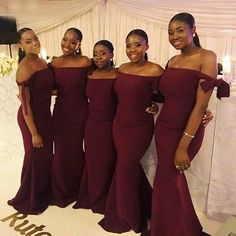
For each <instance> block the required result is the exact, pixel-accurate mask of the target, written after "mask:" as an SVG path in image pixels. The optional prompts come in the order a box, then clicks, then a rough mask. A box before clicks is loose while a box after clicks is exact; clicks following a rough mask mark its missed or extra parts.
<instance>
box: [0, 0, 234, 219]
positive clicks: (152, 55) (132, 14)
mask: <svg viewBox="0 0 236 236" xmlns="http://www.w3.org/2000/svg"><path fill="white" fill-rule="evenodd" d="M183 11H186V12H190V13H192V14H193V16H194V17H195V19H196V26H197V32H198V34H199V37H200V41H201V44H202V46H203V47H204V48H207V49H211V50H213V51H215V52H216V53H217V55H218V62H222V60H223V57H224V56H225V55H229V56H230V59H231V63H232V66H231V73H230V74H228V75H227V76H228V77H229V78H230V79H233V78H235V77H236V65H235V64H236V1H235V0H225V1H222V2H220V1H215V0H198V1H190V0H179V1H178V0H169V1H166V0H159V1H157V0H149V1H148V0H89V1H87V0H64V1H63V0H34V1H32V0H24V1H18V0H1V2H0V16H15V17H16V19H17V28H18V29H20V28H22V27H30V28H32V29H34V30H35V32H37V34H38V36H39V38H40V41H41V44H42V47H43V48H44V49H45V50H46V52H47V55H48V56H50V57H52V56H59V55H60V54H61V49H60V42H61V39H62V36H63V34H64V32H65V30H66V29H67V28H69V27H78V28H79V29H81V31H82V32H83V35H84V38H83V41H82V52H83V54H84V55H87V56H89V57H91V56H92V49H93V45H94V43H95V42H96V41H97V40H99V39H108V40H110V41H112V43H113V44H114V47H115V57H114V61H115V63H116V65H120V64H121V63H122V62H125V61H127V58H126V55H125V38H126V35H127V33H128V32H129V31H130V30H132V29H134V28H142V29H144V30H145V31H146V32H147V33H148V35H149V41H150V42H149V44H150V47H149V50H148V56H149V60H151V61H153V62H156V63H159V64H160V65H162V66H165V64H166V62H167V60H168V59H169V58H170V57H171V56H172V55H173V54H174V53H176V52H175V50H174V49H173V48H172V47H171V46H170V45H169V42H168V34H167V26H168V22H169V20H170V18H171V17H172V16H173V15H174V14H176V13H178V12H183ZM12 50H13V56H14V57H15V56H16V55H17V45H12ZM0 52H5V53H7V54H8V53H9V48H8V46H7V45H0ZM16 94H17V87H16V85H15V82H14V78H12V77H6V78H1V77H0V162H1V161H7V160H10V159H11V158H18V157H19V158H22V156H23V150H22V140H21V135H20V132H19V128H18V127H17V122H16V112H17V108H18V105H19V101H18V100H17V98H16ZM235 104H236V95H235V94H234V96H232V97H231V98H230V99H223V100H222V101H216V99H215V98H212V99H211V102H210V108H211V110H212V112H213V114H214V115H215V119H214V121H212V122H211V124H210V125H209V127H207V132H206V138H205V142H204V144H203V147H202V149H201V151H200V153H199V154H198V157H197V158H196V159H195V160H194V161H193V164H192V168H191V170H189V171H188V172H187V177H188V182H189V185H190V189H191V193H192V196H193V201H194V204H195V206H196V207H197V208H199V209H201V210H202V211H206V212H207V213H208V215H210V216H213V217H217V218H218V219H219V216H222V215H221V214H223V213H224V214H232V215H233V214H234V215H236V190H235V189H236V174H235V166H236V161H235V153H236V147H235V146H236V145H235V144H236V124H235V118H236V108H235ZM146 157H148V161H145V162H144V166H145V168H146V169H147V172H148V175H149V177H150V176H153V173H154V171H155V163H156V159H155V158H156V157H155V151H154V148H153V146H152V147H151V148H150V149H149V150H148V153H147V154H146ZM233 163H234V164H233ZM150 178H152V177H150Z"/></svg>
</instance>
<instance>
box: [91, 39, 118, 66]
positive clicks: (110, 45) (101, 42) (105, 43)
mask: <svg viewBox="0 0 236 236" xmlns="http://www.w3.org/2000/svg"><path fill="white" fill-rule="evenodd" d="M97 45H103V46H105V47H106V48H108V50H109V52H110V53H113V52H114V47H113V45H112V43H111V42H110V41H108V40H105V39H103V40H99V41H98V42H96V43H95V44H94V47H95V46H97ZM111 66H112V67H113V66H114V62H113V59H112V60H111Z"/></svg>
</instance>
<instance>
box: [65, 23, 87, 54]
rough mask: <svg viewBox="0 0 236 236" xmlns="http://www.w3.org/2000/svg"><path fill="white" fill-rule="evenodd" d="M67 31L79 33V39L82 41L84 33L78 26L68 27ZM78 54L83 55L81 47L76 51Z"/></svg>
mask: <svg viewBox="0 0 236 236" xmlns="http://www.w3.org/2000/svg"><path fill="white" fill-rule="evenodd" d="M67 31H73V32H74V33H75V34H76V35H77V39H78V40H79V41H80V42H82V39H83V34H82V32H81V31H80V30H79V29H77V28H75V27H72V28H69V29H67V30H66V32H67ZM76 55H82V51H81V48H79V49H78V51H76Z"/></svg>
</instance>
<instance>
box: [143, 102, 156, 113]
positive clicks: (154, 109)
mask: <svg viewBox="0 0 236 236" xmlns="http://www.w3.org/2000/svg"><path fill="white" fill-rule="evenodd" d="M158 110H159V108H158V105H157V104H156V103H155V102H152V103H151V106H150V107H148V108H147V109H146V112H148V113H150V114H152V115H155V114H156V113H157V112H158Z"/></svg>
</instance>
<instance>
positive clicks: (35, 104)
mask: <svg viewBox="0 0 236 236" xmlns="http://www.w3.org/2000/svg"><path fill="white" fill-rule="evenodd" d="M18 37H19V45H20V49H19V66H18V70H17V73H16V81H17V84H18V86H19V91H20V95H19V97H20V100H21V102H22V105H21V106H20V108H19V111H18V116H17V118H18V123H19V126H20V129H21V133H22V137H23V143H24V150H25V156H24V162H23V168H22V172H21V185H20V188H19V190H18V192H17V194H16V196H15V197H14V198H13V199H12V200H9V201H8V204H10V205H12V206H13V207H14V208H15V209H16V210H18V211H19V212H21V213H24V214H39V213H42V212H43V211H44V210H45V209H46V208H47V207H48V205H49V203H50V197H51V184H50V171H51V162H52V155H53V152H52V151H53V150H52V147H53V132H52V131H53V130H52V117H51V112H50V104H51V91H52V89H53V86H54V79H53V74H52V72H51V70H49V68H48V66H47V63H46V62H45V61H44V60H43V59H41V58H39V57H38V53H39V52H40V42H39V40H38V38H37V36H36V35H35V33H34V32H33V31H32V30H31V29H29V28H23V29H21V30H20V31H19V32H18Z"/></svg>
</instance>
